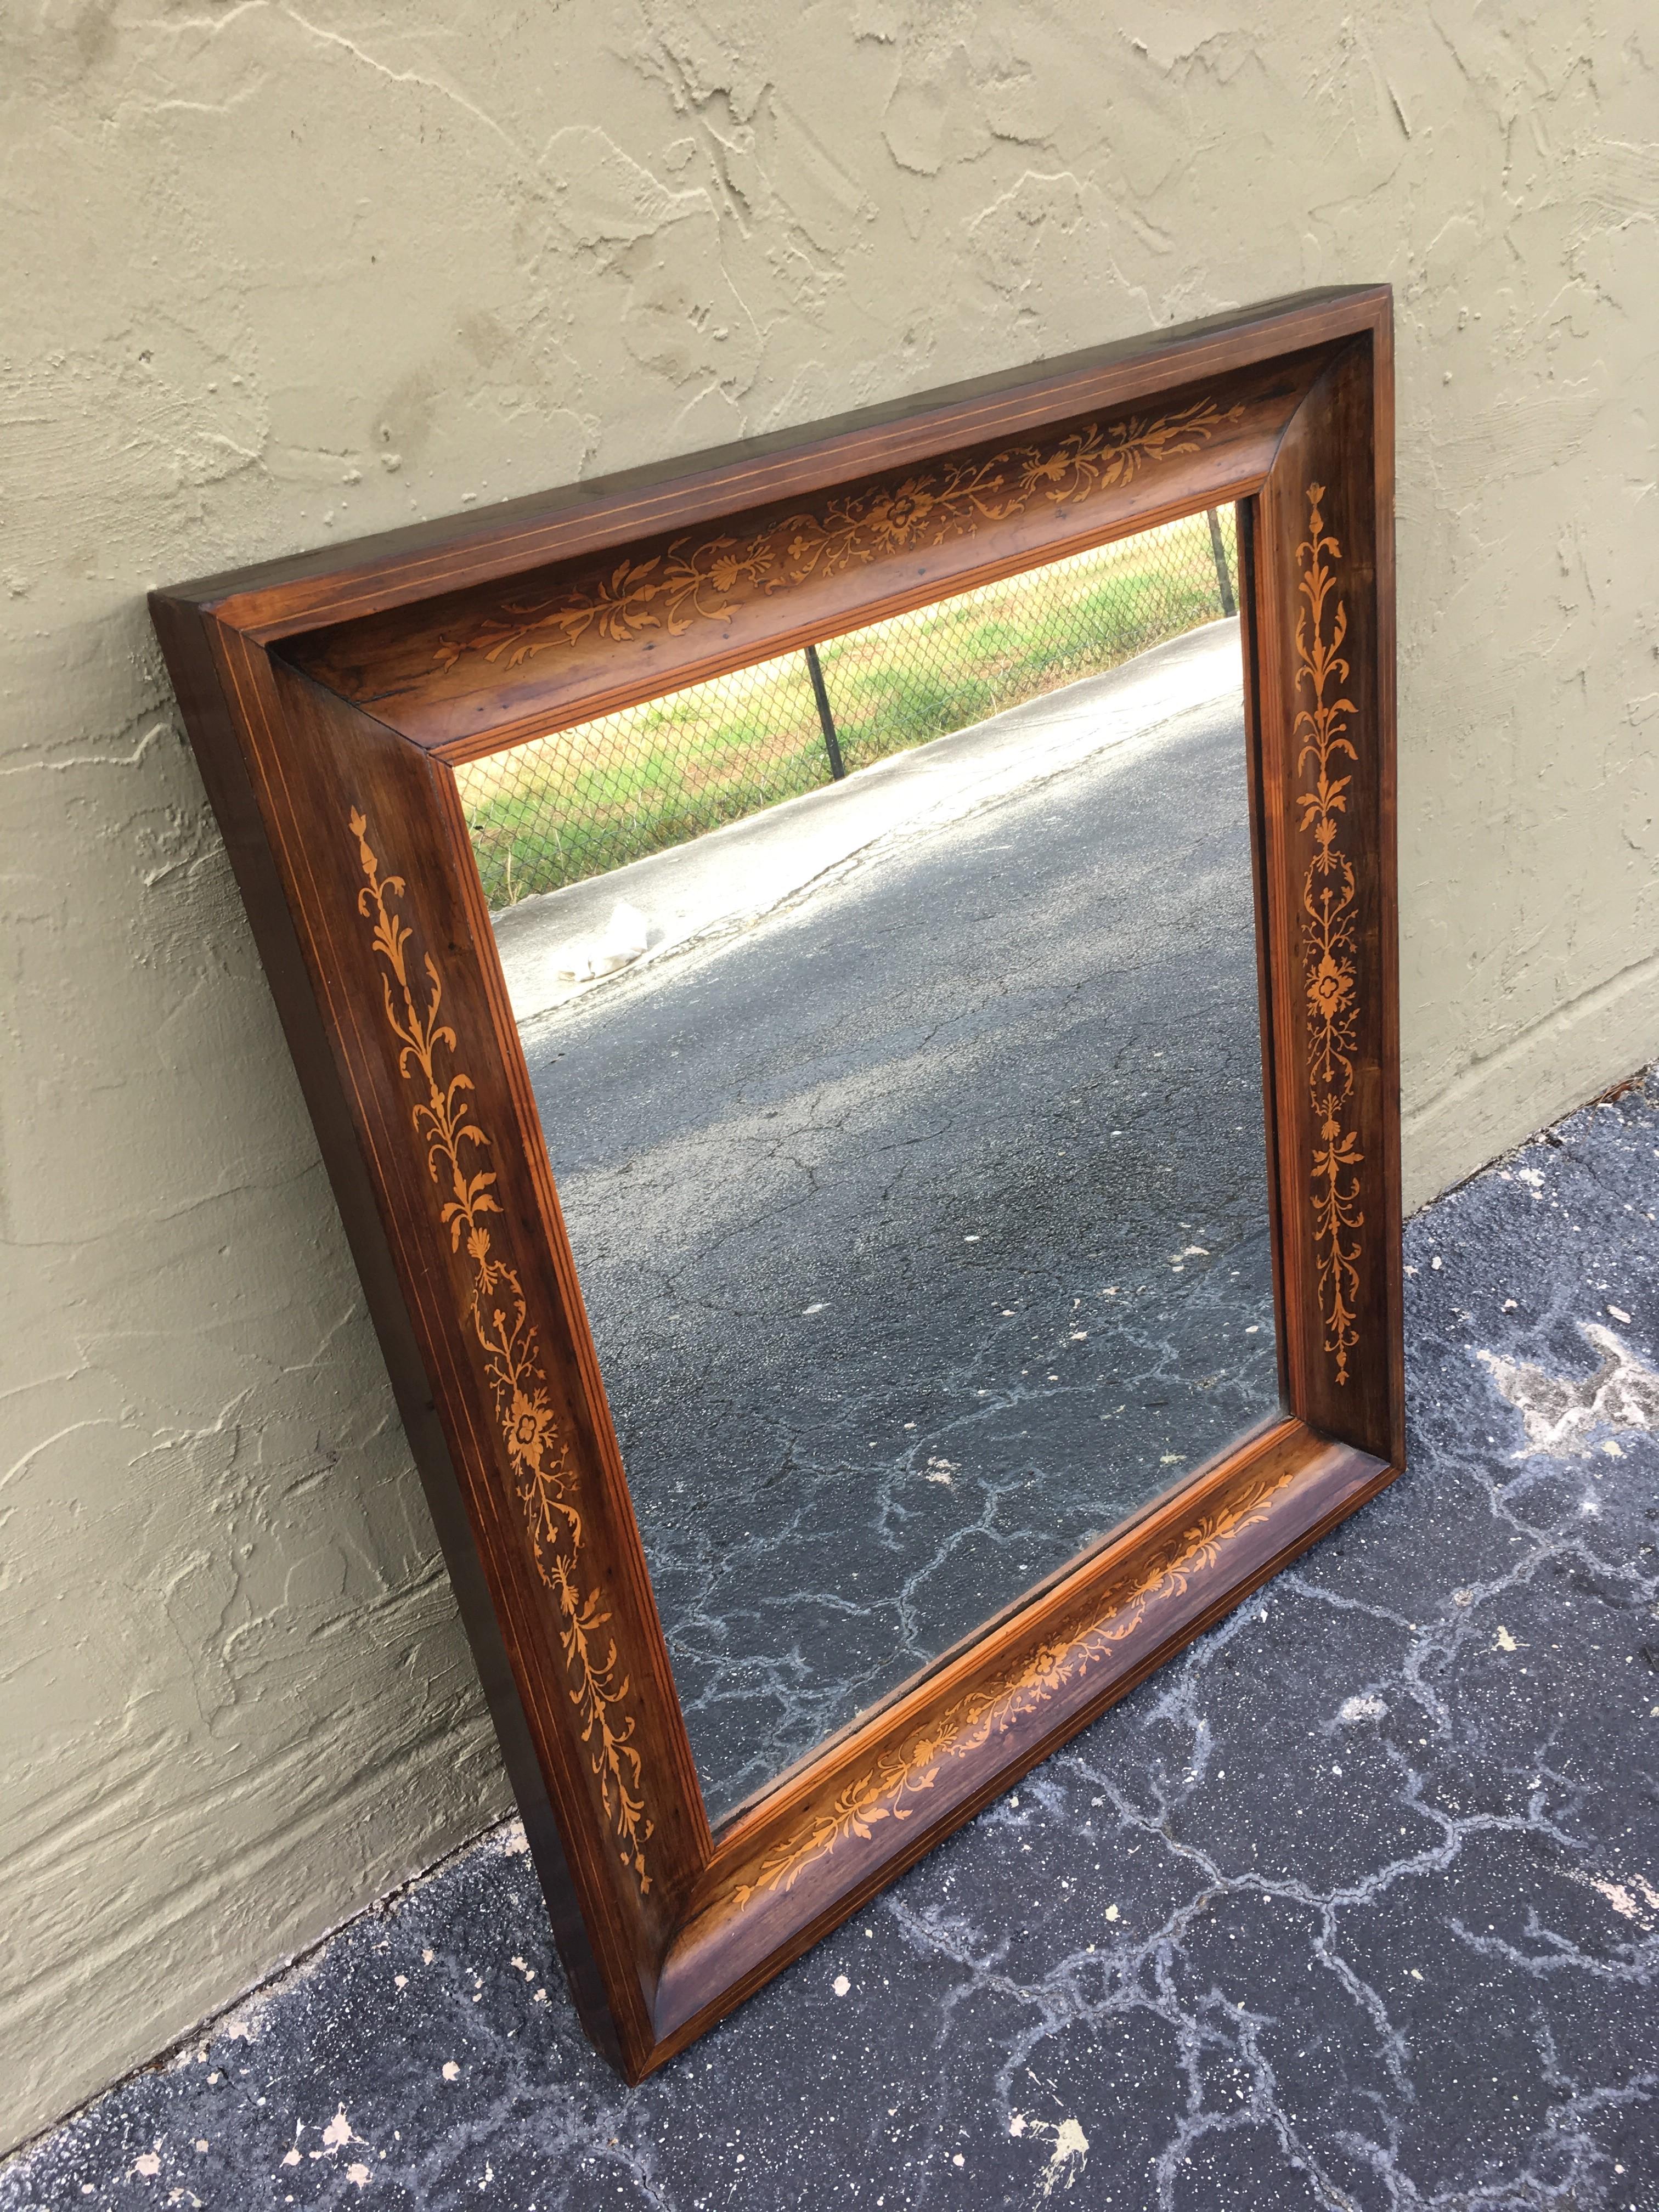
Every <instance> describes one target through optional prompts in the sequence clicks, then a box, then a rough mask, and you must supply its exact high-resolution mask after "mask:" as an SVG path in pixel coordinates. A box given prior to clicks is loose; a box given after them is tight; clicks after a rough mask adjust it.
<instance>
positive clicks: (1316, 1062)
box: [1294, 484, 1365, 1385]
mask: <svg viewBox="0 0 1659 2212" xmlns="http://www.w3.org/2000/svg"><path fill="white" fill-rule="evenodd" d="M1324 497H1325V487H1324V486H1323V485H1322V484H1310V485H1309V486H1308V488H1307V498H1308V535H1307V537H1306V538H1304V540H1303V542H1302V544H1300V545H1298V546H1297V562H1298V564H1299V566H1300V568H1301V578H1300V583H1299V586H1298V588H1299V590H1300V592H1301V596H1302V599H1303V602H1304V604H1303V606H1302V609H1301V611H1300V612H1299V614H1298V615H1297V624H1296V656H1297V662H1298V663H1299V665H1298V667H1297V678H1296V680H1297V689H1298V690H1300V688H1301V687H1302V686H1303V685H1304V684H1305V685H1306V686H1307V688H1308V693H1309V697H1310V703H1309V704H1308V705H1307V706H1305V707H1304V708H1301V709H1300V710H1299V711H1298V713H1297V718H1296V726H1295V732H1294V736H1295V741H1296V744H1297V775H1308V776H1309V778H1310V788H1308V789H1306V790H1304V791H1302V792H1300V793H1298V794H1297V803H1298V804H1299V805H1300V806H1301V809H1302V827H1303V829H1304V831H1305V830H1309V829H1311V830H1312V832H1313V841H1314V849H1313V857H1312V858H1311V860H1310V861H1309V863H1308V872H1307V875H1306V877H1305V878H1304V883H1303V887H1302V913H1303V953H1304V968H1305V971H1306V975H1307V991H1308V1046H1309V1050H1308V1083H1309V1090H1310V1097H1311V1103H1312V1105H1313V1110H1314V1120H1315V1126H1316V1130H1317V1136H1316V1141H1315V1145H1314V1154H1313V1166H1312V1171H1311V1172H1312V1181H1313V1198H1314V1249H1315V1253H1316V1257H1317V1261H1318V1267H1319V1304H1320V1311H1321V1314H1322V1317H1323V1320H1324V1324H1325V1350H1326V1352H1327V1353H1328V1355H1329V1356H1330V1357H1332V1358H1334V1360H1335V1362H1336V1379H1337V1382H1338V1383H1339V1385H1341V1384H1346V1382H1347V1379H1348V1357H1349V1354H1350V1353H1351V1352H1352V1351H1353V1349H1354V1346H1356V1345H1357V1344H1358V1341H1359V1328H1358V1319H1357V1308H1358V1297H1359V1259H1360V1255H1361V1253H1362V1251H1363V1250H1364V1244H1363V1242H1362V1240H1361V1238H1360V1236H1359V1234H1358V1232H1359V1231H1360V1230H1361V1229H1362V1228H1363V1227H1364V1221H1365V1216H1364V1212H1362V1211H1361V1208H1360V1202H1359V1200H1360V1179H1359V1174H1358V1170H1359V1166H1360V1164H1361V1162H1362V1161H1363V1160H1364V1153H1363V1152H1361V1151H1360V1149H1359V1140H1358V1136H1357V1135H1356V1133H1355V1132H1354V1131H1353V1130H1352V1129H1351V1128H1349V1127H1347V1126H1346V1122H1347V1120H1348V1114H1349V1109H1350V1105H1351V1102H1352V1096H1353V1076H1354V1054H1355V1052H1356V1049H1357V1044H1356V1036H1357V1024H1358V997H1357V990H1356V972H1355V960H1356V953H1355V945H1354V899H1355V884H1354V871H1353V863H1352V860H1349V858H1348V857H1347V855H1346V853H1345V852H1344V851H1343V849H1342V847H1341V844H1340V839H1339V833H1340V829H1341V826H1342V820H1343V817H1345V816H1346V813H1347V811H1348V793H1349V787H1350V786H1351V784H1352V777H1351V776H1349V775H1340V774H1339V773H1337V772H1336V770H1337V768H1338V765H1339V763H1340V762H1342V761H1344V760H1346V761H1348V762H1350V763H1352V764H1353V765H1354V766H1356V767H1357V766H1358V759H1359V756H1358V752H1357V751H1356V750H1355V749H1354V744H1353V740H1352V738H1351V737H1350V736H1349V735H1348V722H1347V720H1346V717H1347V716H1348V715H1350V714H1355V713H1357V712H1358V709H1357V708H1355V706H1354V702H1353V701H1352V699H1349V698H1346V697H1345V696H1343V690H1342V687H1343V685H1344V684H1346V682H1347V680H1348V664H1347V662H1346V660H1345V659H1343V657H1342V645H1343V641H1344V640H1345V638H1346V636H1347V634H1348V617H1347V610H1346V607H1345V606H1344V605H1343V603H1342V601H1341V600H1340V599H1335V600H1334V603H1332V604H1331V605H1330V609H1329V612H1330V621H1329V629H1328V630H1327V624H1326V614H1327V605H1328V602H1331V601H1332V594H1333V592H1334V588H1335V576H1334V563H1335V562H1338V561H1340V559H1341V557H1342V549H1341V547H1340V545H1339V544H1338V543H1337V541H1336V539H1335V538H1332V537H1329V536H1328V535H1326V534H1325V527H1324V516H1323V513H1322V511H1321V510H1322V501H1323V500H1324Z"/></svg>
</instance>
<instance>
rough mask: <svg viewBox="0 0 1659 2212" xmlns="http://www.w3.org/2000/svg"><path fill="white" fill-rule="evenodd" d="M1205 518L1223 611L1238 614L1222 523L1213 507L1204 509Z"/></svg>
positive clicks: (1226, 613) (1227, 613)
mask: <svg viewBox="0 0 1659 2212" xmlns="http://www.w3.org/2000/svg"><path fill="white" fill-rule="evenodd" d="M1204 520H1206V522H1207V523H1208V524H1209V526H1210V550H1211V551H1212V553H1213V554H1214V555H1215V580H1216V583H1217V585H1218V586H1219V588H1220V592H1221V611H1222V613H1223V614H1224V615H1236V614H1237V612H1238V601H1237V599H1235V598H1234V596H1233V580H1232V578H1231V576H1230V575H1229V574H1228V573H1227V548H1226V546H1225V544H1223V543H1222V538H1221V524H1220V521H1219V520H1218V517H1217V515H1216V511H1215V509H1214V508H1213V507H1206V508H1205V510H1204Z"/></svg>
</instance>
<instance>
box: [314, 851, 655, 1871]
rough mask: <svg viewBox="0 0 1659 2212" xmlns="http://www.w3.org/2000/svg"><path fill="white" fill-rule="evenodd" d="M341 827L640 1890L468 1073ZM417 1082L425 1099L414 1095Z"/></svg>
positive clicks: (631, 1788)
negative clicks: (494, 1220)
mask: <svg viewBox="0 0 1659 2212" xmlns="http://www.w3.org/2000/svg"><path fill="white" fill-rule="evenodd" d="M349 828H350V830H351V834H352V836H354V837H355V838H356V841H357V859H358V865H359V866H360V867H361V868H362V872H363V878H364V881H363V887H362V890H360V891H359V892H358V894H357V908H358V911H359V913H360V914H361V915H362V917H363V919H364V920H365V921H368V922H372V923H373V925H374V937H373V943H374V951H375V952H376V954H377V955H378V956H379V957H380V961H381V962H382V963H383V967H384V971H385V972H384V973H383V974H382V976H381V979H380V980H381V984H382V987H383V989H384V993H385V1002H386V1021H387V1024H388V1025H389V1026H390V1028H391V1030H392V1035H393V1036H395V1037H396V1038H397V1040H398V1073H399V1074H400V1075H401V1076H402V1077H403V1078H404V1081H405V1082H407V1083H412V1084H413V1085H415V1087H416V1093H417V1097H416V1103H415V1105H414V1106H413V1107H412V1108H411V1109H410V1118H411V1119H412V1121H413V1122H414V1125H415V1130H416V1135H417V1136H418V1137H419V1139H420V1140H421V1142H422V1144H423V1145H424V1146H425V1148H426V1164H427V1172H428V1175H429V1176H430V1177H431V1179H432V1182H433V1183H434V1184H435V1186H436V1188H437V1189H438V1191H439V1194H440V1198H441V1204H440V1208H439V1218H440V1220H441V1223H442V1225H443V1226H444V1227H445V1228H447V1230H448V1231H449V1249H450V1250H451V1251H452V1252H459V1251H460V1250H461V1249H462V1246H463V1242H465V1251H466V1256H467V1261H468V1263H469V1265H470V1267H471V1274H472V1282H471V1297H470V1299H469V1301H468V1305H467V1319H468V1322H469V1324H470V1326H471V1334H472V1336H473V1338H474V1340H475V1341H476V1343H477V1349H478V1352H479V1353H480V1354H481V1356H482V1360H483V1373H484V1379H485V1381H486V1382H487V1383H488V1384H489V1391H490V1395H491V1396H492V1397H493V1399H494V1401H495V1418H496V1420H497V1422H498V1424H499V1425H500V1428H501V1440H502V1442H503V1443H504V1445H505V1446H506V1449H507V1460H508V1462H509V1464H510V1466H511V1467H512V1469H513V1482H514V1487H515V1489H516V1490H517V1492H518V1497H519V1502H520V1504H521V1505H522V1507H523V1508H524V1512H525V1518H526V1524H527V1528H528V1532H529V1536H530V1545H531V1552H532V1557H533V1558H534V1559H535V1562H536V1571H537V1573H538V1575H539V1576H540V1577H541V1579H542V1581H543V1583H544V1584H545V1586H546V1588H547V1589H548V1590H549V1591H550V1593H551V1594H552V1596H553V1600H554V1602H555V1604H556V1607H557V1608H558V1623H559V1644H560V1649H561V1650H562V1653H563V1656H564V1663H565V1668H566V1672H567V1674H568V1689H569V1695H570V1699H571V1702H572V1704H573V1705H575V1707H576V1709H577V1711H578V1714H579V1716H580V1722H581V1735H582V1740H583V1741H584V1742H585V1743H586V1746H587V1747H588V1752H589V1755H590V1758H591V1759H592V1769H593V1776H594V1779H595V1780H596V1781H597V1782H598V1783H599V1795H600V1797H601V1799H602V1801H603V1802H604V1805H605V1812H606V1814H607V1815H608V1816H609V1818H610V1820H611V1827H612V1829H613V1831H614V1832H615V1836H616V1838H617V1845H618V1848H619V1850H620V1855H621V1857H622V1862H623V1865H624V1866H626V1867H627V1868H628V1869H629V1872H630V1873H631V1874H632V1875H633V1877H634V1879H635V1881H636V1882H637V1883H638V1884H639V1887H640V1890H641V1894H643V1893H645V1892H646V1891H647V1890H648V1889H649V1888H650V1887H651V1876H650V1873H649V1871H648V1869H647V1864H646V1857H645V1846H646V1844H647V1841H648V1840H649V1838H650V1836H651V1832H652V1824H651V1822H650V1820H648V1819H647V1817H646V1811H645V1802H644V1797H643V1795H642V1792H641V1779H642V1772H641V1766H642V1763H641V1758H640V1753H639V1751H638V1749H637V1747H636V1746H635V1741H634V1720H633V1717H632V1716H631V1715H630V1714H629V1711H628V1709H627V1705H626V1703H625V1700H626V1699H627V1697H628V1693H629V1680H628V1676H627V1674H626V1673H625V1672H624V1670H623V1665H622V1662H621V1661H620V1659H619V1658H618V1656H617V1646H616V1644H615V1641H614V1640H613V1639H612V1638H611V1637H609V1636H608V1635H607V1634H606V1633H605V1631H606V1629H607V1627H608V1626H609V1623H610V1619H611V1616H610V1613H608V1612H607V1611H606V1609H605V1601H604V1599H603V1598H602V1596H601V1595H600V1594H599V1590H598V1589H594V1588H592V1587H586V1588H585V1587H584V1584H583V1580H582V1577H581V1572H580V1567H581V1551H582V1522H581V1515H580V1512H579V1510H577V1507H576V1505H575V1504H574V1500H573V1498H572V1496H571V1492H572V1491H573V1489H574V1476H575V1470H574V1467H573V1465H572V1463H571V1456H570V1447H569V1445H568V1443H567V1442H566V1440H565V1438H564V1437H563V1436H562V1433H561V1431H560V1428H559V1424H558V1421H557V1419H556V1416H555V1414H554V1412H553V1408H552V1407H551V1405H550V1403H549V1401H548V1394H547V1381H546V1377H545V1376H544V1373H543V1371H542V1368H541V1364H540V1357H539V1345H538V1337H537V1332H536V1328H535V1325H534V1323H533V1322H532V1321H531V1319H530V1316H529V1314H528V1312H527V1310H526V1304H525V1295H524V1289H523V1286H522V1285H521V1284H520V1279H519V1277H518V1274H517V1273H516V1271H515V1270H514V1269H513V1267H509V1266H508V1265H507V1261H505V1260H503V1259H502V1258H501V1256H500V1255H498V1254H497V1253H496V1251H495V1248H494V1245H493V1243H492V1241H491V1230H490V1225H489V1221H488V1219H487V1218H486V1217H487V1216H489V1215H492V1214H494V1215H499V1214H500V1212H501V1202H500V1200H498V1199H497V1198H496V1197H495V1191H494V1185H495V1170H493V1169H490V1168H487V1167H485V1166H484V1165H483V1158H484V1157H485V1156H486V1155H487V1154H488V1153H489V1152H490V1150H491V1140H490V1138H489V1134H488V1133H487V1132H486V1131H485V1130H483V1128H481V1127H479V1125H478V1122H477V1119H476V1117H475V1116H474V1115H473V1112H472V1109H471V1101H470V1099H469V1097H468V1094H469V1092H470V1091H471V1089H472V1087H473V1086H472V1079H471V1077H470V1076H469V1075H467V1074H465V1073H464V1072H463V1071H462V1070H461V1069H459V1068H457V1067H455V1066H454V1065H453V1060H454V1054H455V1032H454V1030H453V1029H452V1028H451V1027H450V1025H449V1024H448V1023H447V1022H446V1021H444V1020H443V1019H441V1010H442V1006H443V978H442V976H441V975H440V973H439V970H438V966H437V963H436V962H435V960H434V959H433V957H432V956H431V954H430V953H428V954H427V955H426V956H425V957H424V959H423V960H422V963H421V979H420V981H419V982H418V983H416V981H413V980H412V979H411V977H410V963H409V947H410V939H411V937H412V935H413V932H412V931H411V930H410V927H409V926H408V924H407V923H406V922H404V920H403V919H402V916H401V915H400V913H399V911H398V901H399V899H400V898H401V897H402V896H403V894H404V879H403V878H402V877H401V876H382V874H381V873H380V862H379V860H377V859H376V857H375V855H374V850H373V848H371V846H370V844H369V842H368V820H367V818H366V817H364V816H363V815H362V813H361V812H359V811H356V809H354V810H353V811H352V813H351V815H350V817H349ZM422 1086H424V1089H425V1093H426V1095H425V1097H419V1096H418V1093H419V1092H420V1091H421V1089H422Z"/></svg>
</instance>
